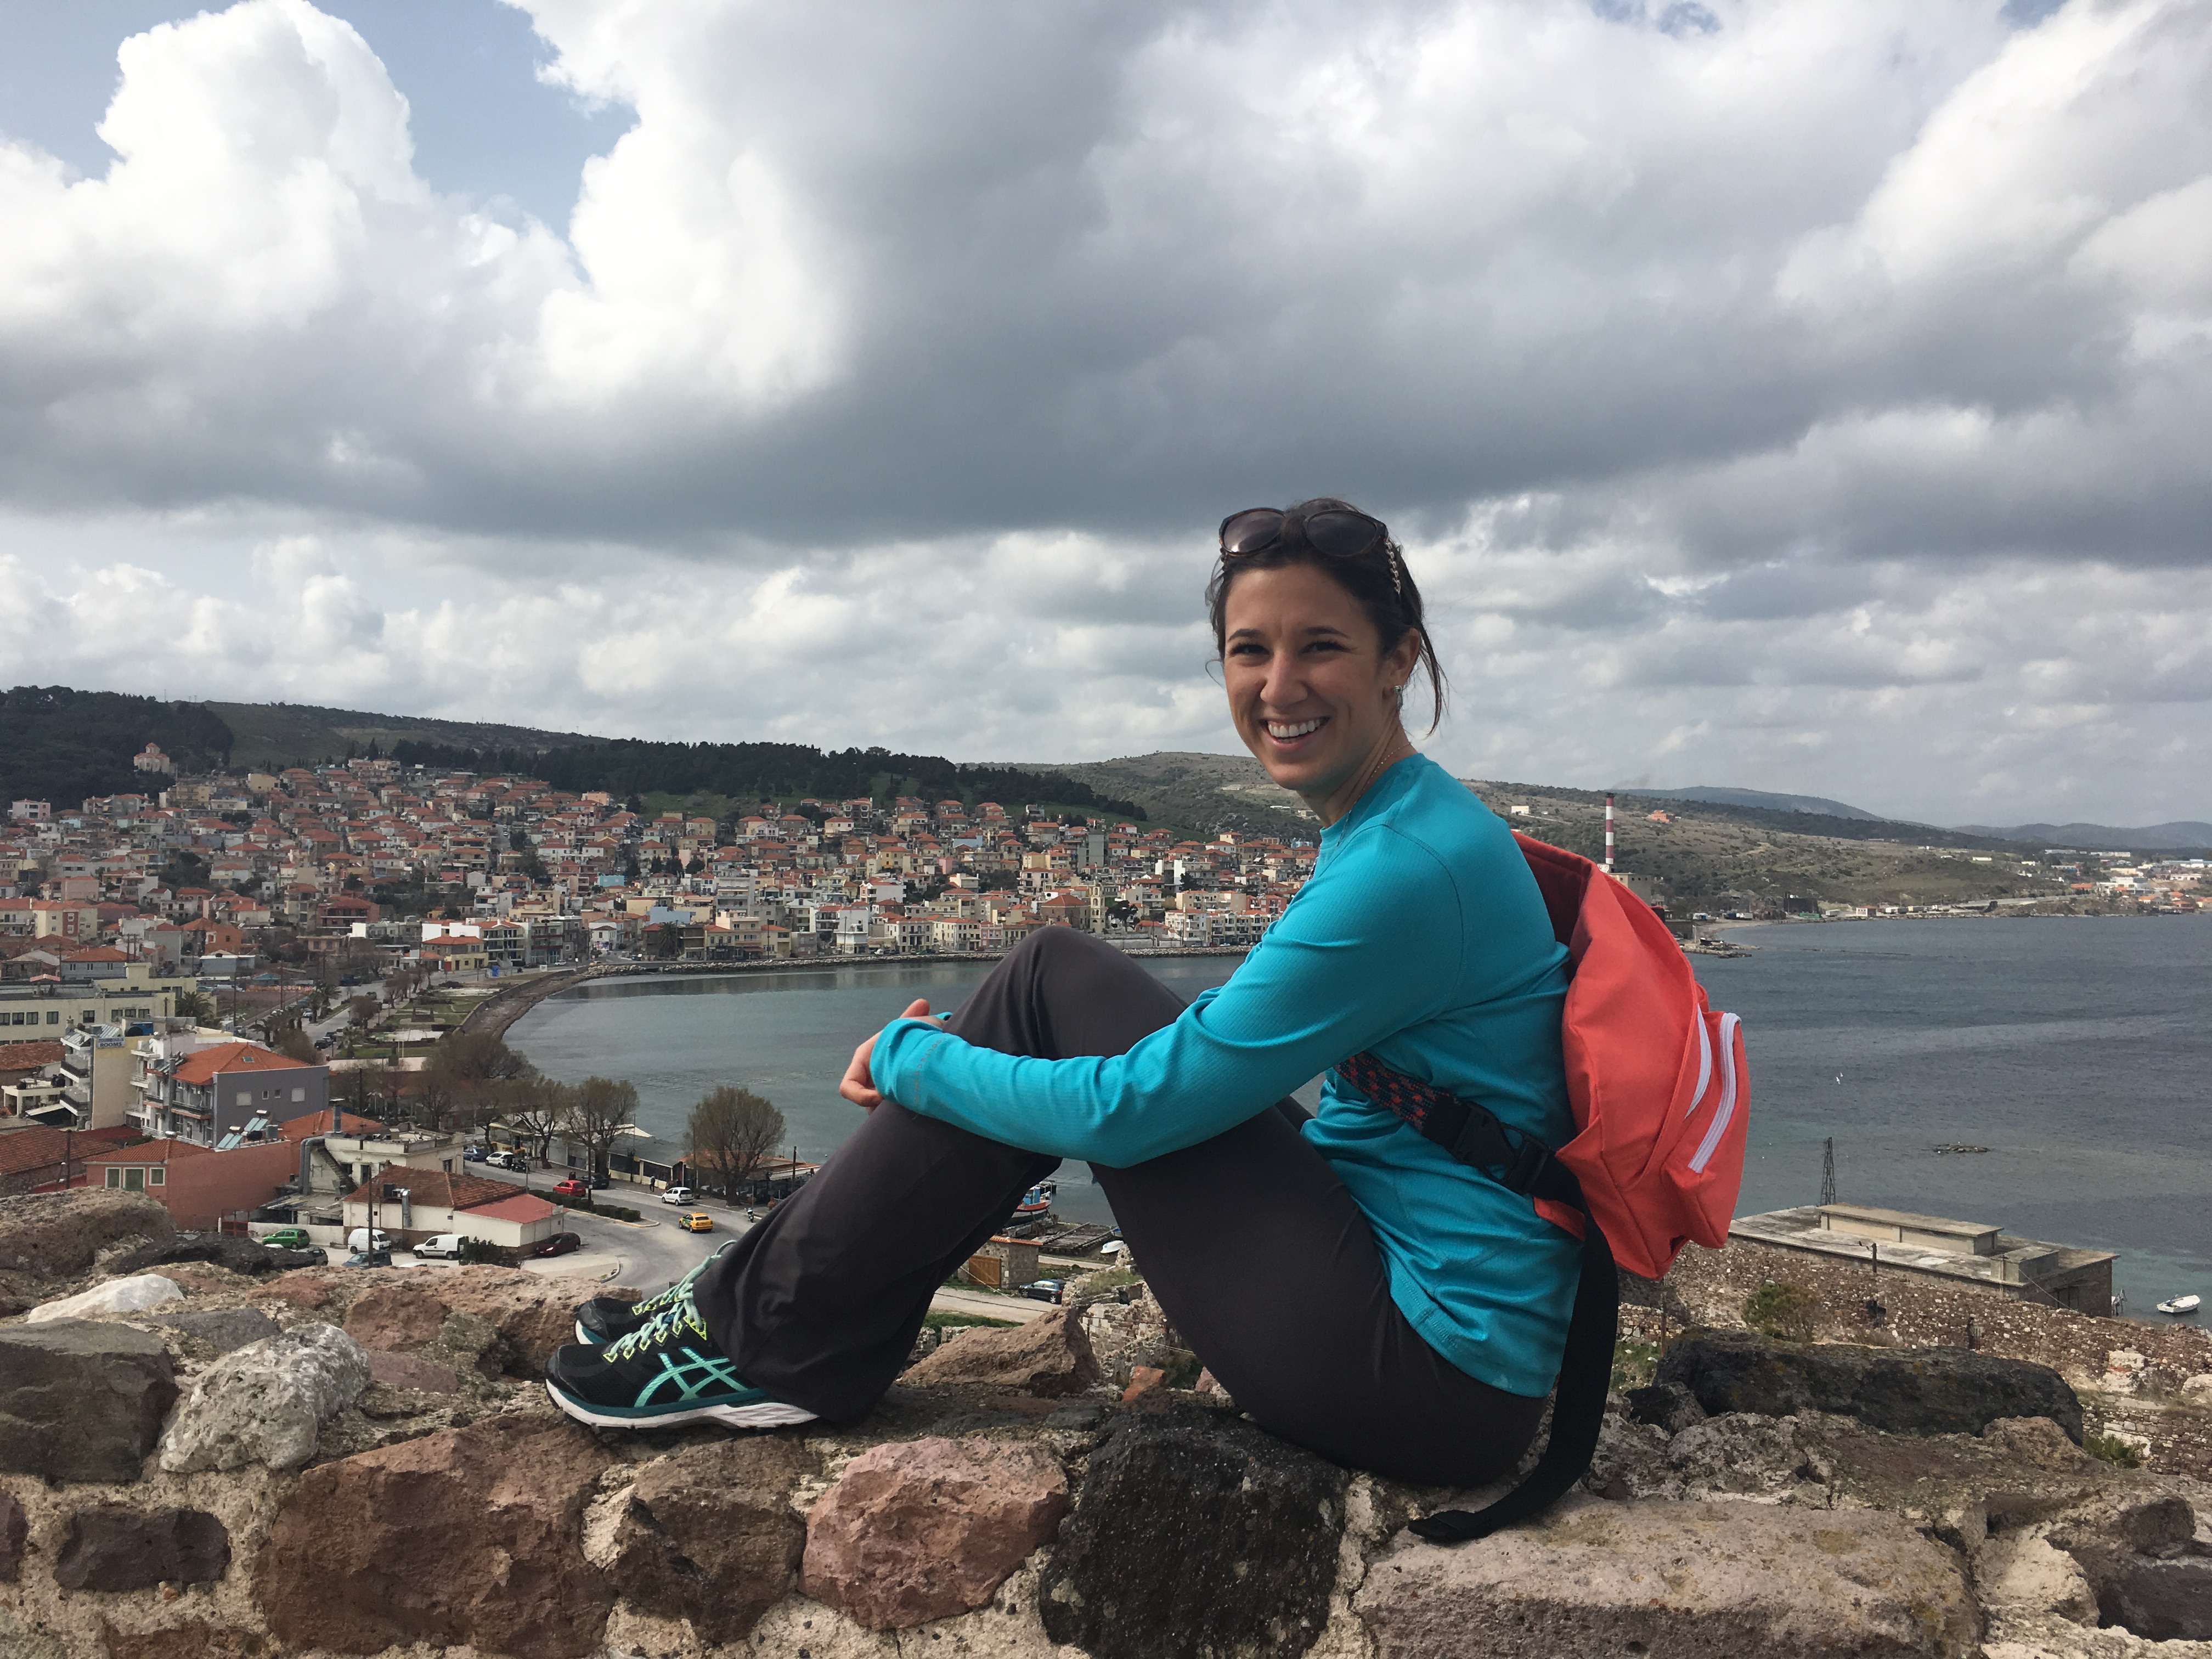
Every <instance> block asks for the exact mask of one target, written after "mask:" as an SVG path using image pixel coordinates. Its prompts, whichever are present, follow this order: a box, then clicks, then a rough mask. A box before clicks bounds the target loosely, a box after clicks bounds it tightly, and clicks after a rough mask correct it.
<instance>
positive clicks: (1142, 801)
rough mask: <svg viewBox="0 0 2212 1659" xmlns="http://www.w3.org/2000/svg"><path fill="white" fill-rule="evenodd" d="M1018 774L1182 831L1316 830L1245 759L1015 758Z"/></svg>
mask: <svg viewBox="0 0 2212 1659" xmlns="http://www.w3.org/2000/svg"><path fill="white" fill-rule="evenodd" d="M1011 764H1012V765H1014V766H1017V767H1018V768H1020V769H1023V770H1024V771H1032V772H1038V771H1042V772H1055V773H1058V774H1060V775H1061V776H1063V777H1070V778H1075V779H1078V780H1079V781H1082V782H1084V783H1086V784H1088V785H1090V787H1092V788H1093V789H1097V790H1099V791H1101V792H1103V793H1108V794H1114V795H1119V796H1121V797H1122V798H1123V799H1127V800H1130V801H1133V802H1135V803H1137V804H1138V805H1141V806H1142V807H1143V808H1144V809H1145V812H1146V817H1149V818H1151V819H1153V820H1155V821H1157V822H1159V823H1166V824H1170V825H1173V826H1175V827H1176V828H1179V829H1184V830H1186V831H1188V832H1189V833H1193V834H1196V835H1202V836H1212V835H1217V834H1218V833H1220V832H1221V831H1222V830H1225V829H1233V830H1236V831H1237V832H1238V833H1240V834H1243V835H1255V836H1281V837H1283V838H1284V839H1285V840H1297V839H1304V840H1306V841H1311V840H1313V839H1315V837H1316V836H1318V835H1319V834H1320V832H1321V826H1320V824H1319V823H1316V822H1315V820H1314V817H1313V815H1312V814H1311V813H1310V812H1309V811H1306V809H1305V807H1304V805H1303V804H1302V803H1301V802H1300V801H1299V799H1298V798H1297V796H1296V795H1294V794H1292V793H1291V792H1290V791H1289V790H1287V789H1285V788H1283V787H1281V786H1280V785H1279V784H1277V783H1276V782H1274V781H1273V780H1272V779H1271V778H1269V777H1268V775H1267V772H1266V770H1265V769H1263V768H1262V767H1261V764H1260V763H1259V762H1258V761H1256V760H1255V759H1253V758H1252V757H1251V756H1249V755H1200V754H1194V753H1192V752H1189V751H1187V750H1170V751H1165V752H1162V753H1159V754H1153V755H1131V756H1126V757H1123V758H1121V759H1119V760H1109V761H1042V762H1030V761H1016V762H1012V763H1011Z"/></svg>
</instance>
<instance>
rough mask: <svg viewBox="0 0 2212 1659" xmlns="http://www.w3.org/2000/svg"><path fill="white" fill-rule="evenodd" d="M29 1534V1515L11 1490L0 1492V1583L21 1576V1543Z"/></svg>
mask: <svg viewBox="0 0 2212 1659" xmlns="http://www.w3.org/2000/svg"><path fill="white" fill-rule="evenodd" d="M30 1535H31V1522H30V1517H29V1516H26V1515H25V1514H24V1513H23V1505H22V1504H21V1503H20V1502H19V1501H18V1500H17V1498H16V1497H15V1493H13V1492H0V1584H12V1583H15V1581H16V1580H17V1579H19V1578H21V1577H22V1576H23V1545H24V1543H25V1541H27V1540H28V1538H29V1537H30Z"/></svg>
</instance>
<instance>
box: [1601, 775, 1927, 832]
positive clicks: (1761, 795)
mask: <svg viewBox="0 0 2212 1659" xmlns="http://www.w3.org/2000/svg"><path fill="white" fill-rule="evenodd" d="M1614 793H1616V794H1622V795H1637V796H1641V797H1648V798H1649V799H1653V800H1695V801H1703V802H1705V803H1706V804H1707V805H1713V806H1756V807H1758V808H1759V809H1760V810H1761V811H1768V812H1816V813H1818V814H1820V816H1821V817H1829V818H1869V819H1873V820H1875V821H1878V822H1880V821H1884V820H1882V815H1881V813H1879V812H1869V811H1863V810H1862V809H1861V808H1859V807H1857V806H1847V805H1844V803H1843V802H1842V801H1839V800H1830V799H1827V797H1826V796H1825V795H1777V794H1771V793H1768V792H1767V791H1765V790H1764V789H1723V788H1719V787H1716V786H1714V785H1712V784H1708V783H1701V784H1699V785H1698V786H1697V787H1695V788H1693V789H1620V790H1616V791H1614ZM1969 827H1971V826H1969Z"/></svg>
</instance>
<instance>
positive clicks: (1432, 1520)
mask: <svg viewBox="0 0 2212 1659" xmlns="http://www.w3.org/2000/svg"><path fill="white" fill-rule="evenodd" d="M1336 1070H1337V1073H1338V1075H1340V1077H1342V1078H1343V1079H1344V1080H1345V1081H1346V1082H1347V1083H1349V1084H1351V1085H1352V1086H1353V1087H1354V1088H1356V1089H1358V1091H1360V1092H1361V1093H1362V1094H1364V1095H1365V1096H1366V1097H1368V1098H1369V1099H1370V1100H1371V1101H1373V1102H1374V1103H1376V1105H1378V1106H1382V1107H1384V1108H1386V1109H1389V1110H1390V1111H1392V1112H1395V1114H1396V1115H1398V1116H1399V1117H1400V1118H1401V1119H1402V1120H1404V1121H1405V1122H1406V1123H1407V1125H1408V1126H1410V1127H1413V1128H1414V1129H1416V1130H1418V1131H1419V1133H1421V1134H1422V1135H1424V1136H1425V1137H1426V1138H1427V1139H1430V1140H1432V1141H1434V1142H1436V1143H1437V1146H1442V1147H1443V1149H1444V1150H1445V1151H1446V1152H1449V1153H1450V1154H1451V1155H1452V1156H1453V1157H1454V1158H1456V1159H1457V1160H1458V1161H1459V1162H1461V1163H1462V1164H1468V1165H1470V1166H1471V1167H1473V1168H1474V1169H1476V1170H1480V1171H1481V1172H1482V1173H1483V1174H1484V1175H1486V1176H1489V1177H1490V1178H1491V1179H1492V1180H1493V1181H1496V1182H1498V1183H1499V1184H1500V1185H1502V1186H1504V1187H1505V1188H1508V1189H1509V1190H1510V1191H1512V1192H1516V1193H1519V1194H1522V1196H1523V1197H1525V1198H1530V1199H1547V1200H1551V1201H1552V1202H1553V1203H1557V1204H1565V1205H1569V1206H1571V1207H1573V1208H1574V1209H1576V1210H1577V1211H1580V1212H1581V1213H1582V1217H1583V1261H1582V1273H1581V1276H1580V1277H1579V1278H1578V1279H1577V1281H1576V1284H1575V1306H1574V1312H1573V1314H1572V1316H1571V1317H1570V1318H1569V1320H1568V1322H1567V1344H1566V1350H1565V1353H1564V1354H1563V1355H1562V1356H1561V1358H1560V1362H1559V1383H1558V1386H1557V1388H1556V1389H1554V1391H1553V1399H1552V1433H1551V1437H1550V1438H1549V1439H1548V1440H1547V1442H1546V1443H1545V1446H1544V1451H1543V1455H1541V1457H1539V1458H1538V1459H1537V1461H1536V1467H1535V1468H1534V1469H1532V1470H1530V1471H1529V1473H1528V1479H1527V1480H1523V1481H1522V1483H1521V1484H1520V1485H1519V1486H1516V1487H1514V1488H1513V1490H1512V1491H1511V1492H1507V1493H1506V1494H1505V1496H1504V1497H1503V1498H1499V1499H1498V1501H1497V1502H1496V1503H1494V1504H1490V1505H1488V1506H1487V1507H1486V1508H1483V1509H1480V1510H1440V1511H1438V1512H1437V1514H1435V1515H1431V1516H1424V1517H1423V1518H1421V1519H1420V1520H1418V1521H1415V1522H1413V1523H1412V1528H1411V1530H1412V1531H1413V1533H1414V1534H1416V1535H1417V1536H1419V1537H1421V1538H1425V1539H1427V1540H1428V1541H1430V1542H1431V1543H1434V1544H1460V1543H1465V1542H1466V1541H1468V1540H1469V1539H1473V1538H1484V1537H1487V1536H1488V1535H1489V1534H1492V1533H1493V1532H1496V1531H1497V1530H1498V1528H1501V1527H1510V1526H1512V1525H1513V1524H1515V1523H1516V1522H1521V1521H1527V1520H1530V1519H1532V1518H1534V1516H1539V1515H1541V1514H1542V1513H1543V1512H1544V1511H1545V1510H1547V1509H1549V1508H1550V1507H1551V1506H1552V1505H1553V1504H1555V1503H1557V1502H1558V1501H1559V1498H1562V1497H1564V1496H1565V1493H1566V1492H1567V1489H1568V1488H1569V1487H1571V1486H1573V1485H1574V1484H1575V1482H1576V1481H1577V1480H1581V1479H1582V1477H1583V1472H1584V1471H1586V1470H1587V1469H1588V1468H1589V1464H1590V1457H1591V1455H1592V1454H1594V1453H1595V1451H1596V1450H1597V1440H1598V1431H1599V1430H1600V1428H1601V1427H1602V1426H1603V1425H1604V1422H1605V1401H1606V1395H1607V1391H1608V1389H1610V1387H1611V1384H1612V1381H1613V1336H1614V1332H1615V1328H1616V1327H1617V1325H1618V1322H1619V1320H1620V1277H1619V1275H1618V1274H1617V1273H1615V1272H1614V1271H1613V1247H1612V1246H1611V1245H1610V1244H1608V1243H1607V1242H1606V1237H1605V1230H1604V1229H1603V1228H1602V1227H1601V1226H1599V1225H1597V1218H1595V1216H1593V1215H1591V1214H1590V1212H1589V1206H1587V1205H1586V1204H1584V1203H1583V1194H1582V1188H1581V1186H1580V1185H1579V1184H1578V1183H1577V1182H1576V1180H1575V1178H1574V1176H1572V1175H1571V1174H1570V1173H1569V1172H1568V1170H1566V1169H1565V1167H1564V1166H1562V1165H1561V1164H1560V1163H1559V1160H1558V1159H1557V1158H1554V1157H1553V1155H1552V1149H1551V1148H1550V1147H1548V1146H1545V1145H1544V1143H1543V1142H1542V1141H1541V1140H1539V1139H1536V1137H1535V1136H1534V1135H1529V1134H1523V1133H1521V1132H1520V1131H1519V1130H1517V1129H1514V1128H1512V1127H1509V1126H1508V1125H1506V1124H1505V1123H1503V1122H1501V1121H1499V1120H1498V1115H1496V1114H1495V1113H1493V1112H1492V1111H1491V1110H1490V1109H1489V1108H1487V1107H1486V1106H1483V1105H1481V1104H1480V1103H1477V1102H1474V1101H1471V1100H1463V1099H1462V1098H1461V1097H1459V1096H1457V1095H1455V1094H1451V1093H1449V1092H1447V1091H1444V1090H1442V1089H1439V1088H1437V1086H1436V1085H1433V1084H1429V1083H1423V1082H1421V1081H1420V1080H1419V1079H1418V1078H1411V1077H1408V1076H1407V1075H1406V1073H1403V1072H1401V1071H1399V1070H1397V1069H1396V1068H1395V1067H1394V1066H1387V1065H1385V1064H1384V1063H1383V1061H1381V1060H1377V1059H1376V1057H1375V1056H1374V1055H1373V1054H1354V1055H1352V1057H1351V1058H1350V1059H1349V1060H1344V1061H1341V1062H1340V1064H1339V1065H1338V1066H1337V1067H1336Z"/></svg>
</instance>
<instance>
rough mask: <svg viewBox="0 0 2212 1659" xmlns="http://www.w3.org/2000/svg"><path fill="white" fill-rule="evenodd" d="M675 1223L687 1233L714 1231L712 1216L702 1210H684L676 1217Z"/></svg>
mask: <svg viewBox="0 0 2212 1659" xmlns="http://www.w3.org/2000/svg"><path fill="white" fill-rule="evenodd" d="M676 1225H678V1226H679V1227H681V1228H683V1229H684V1231H685V1232H687V1233H711V1232H713V1231H714V1217H712V1216H710V1215H708V1213H707V1212H705V1211H704V1210H686V1211H685V1212H684V1213H683V1214H682V1215H679V1216H678V1217H677V1218H676Z"/></svg>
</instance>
